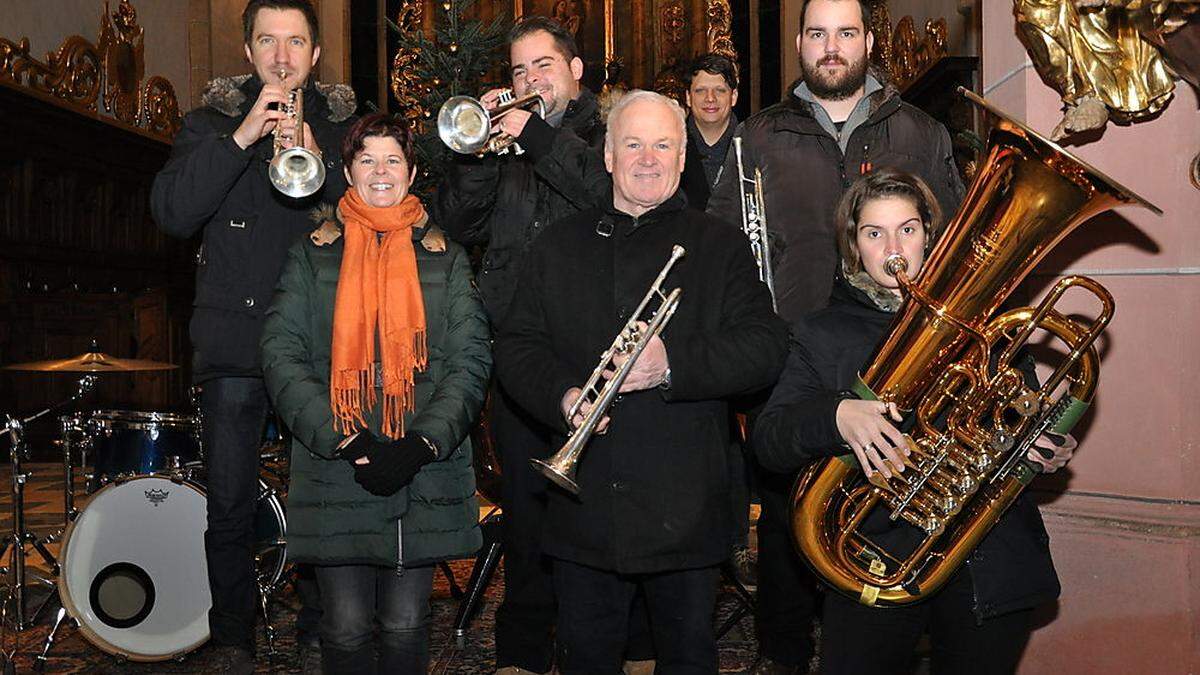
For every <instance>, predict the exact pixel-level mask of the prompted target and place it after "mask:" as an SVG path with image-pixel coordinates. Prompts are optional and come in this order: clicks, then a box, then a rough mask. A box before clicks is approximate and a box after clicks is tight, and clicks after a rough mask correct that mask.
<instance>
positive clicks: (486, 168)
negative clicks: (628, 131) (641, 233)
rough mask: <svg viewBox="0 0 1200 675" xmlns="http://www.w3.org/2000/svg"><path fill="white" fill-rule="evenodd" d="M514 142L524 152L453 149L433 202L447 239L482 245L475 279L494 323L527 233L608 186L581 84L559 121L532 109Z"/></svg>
mask: <svg viewBox="0 0 1200 675" xmlns="http://www.w3.org/2000/svg"><path fill="white" fill-rule="evenodd" d="M517 142H518V143H519V144H520V145H521V147H522V148H523V149H524V150H525V153H524V154H522V155H515V154H513V153H512V152H509V153H508V154H505V155H500V156H497V155H494V154H489V155H486V156H484V157H483V158H477V157H474V156H472V155H455V157H454V160H453V161H452V162H451V163H450V167H449V170H448V171H447V173H446V177H445V179H444V180H443V181H442V184H441V186H440V187H439V188H438V192H437V200H436V202H435V205H434V218H435V220H436V221H437V222H438V223H440V224H441V226H442V227H443V228H445V230H446V233H447V234H449V235H450V238H451V239H454V240H455V241H457V242H459V243H461V244H463V245H464V246H468V247H469V246H472V245H476V244H484V245H486V246H487V251H486V253H485V254H484V256H483V264H482V267H481V269H480V270H479V275H478V283H479V290H480V293H481V294H482V295H483V304H484V307H485V308H486V309H487V312H488V315H489V316H490V318H491V321H492V324H493V325H498V324H499V323H500V322H501V321H503V320H504V318H505V316H506V315H507V313H508V305H509V303H510V302H511V301H512V295H513V288H514V287H515V286H516V283H517V278H518V276H519V273H520V268H521V263H522V261H523V260H524V258H525V255H526V253H527V252H528V250H529V245H530V244H531V243H532V242H533V240H534V239H535V238H536V237H537V236H538V235H539V234H540V233H541V232H542V231H543V230H545V229H546V227H547V226H549V225H550V223H553V222H555V221H557V220H559V219H561V218H564V217H566V216H568V215H571V214H573V213H576V212H578V211H581V210H583V209H585V208H590V207H592V206H595V205H597V204H599V203H602V201H603V199H604V198H605V197H606V196H607V195H608V189H609V179H608V174H607V172H606V171H605V168H604V160H603V157H602V156H601V154H600V153H601V149H602V148H603V146H604V124H603V123H602V122H601V121H600V108H599V105H598V104H597V102H596V97H595V96H594V95H593V94H592V93H591V92H590V91H588V90H587V89H583V90H582V91H581V92H580V95H579V97H578V98H576V99H575V100H574V101H571V103H570V104H569V105H568V106H567V110H566V112H565V113H564V114H563V119H562V124H561V125H560V126H559V128H557V129H556V128H554V127H551V126H550V125H549V124H546V123H545V122H544V121H542V120H541V119H540V118H537V117H536V116H535V117H533V118H531V119H530V120H529V122H528V123H527V124H526V125H525V130H524V131H523V132H522V133H521V136H520V138H518V139H517Z"/></svg>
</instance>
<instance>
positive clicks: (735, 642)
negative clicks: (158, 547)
mask: <svg viewBox="0 0 1200 675" xmlns="http://www.w3.org/2000/svg"><path fill="white" fill-rule="evenodd" d="M28 469H29V470H30V472H31V473H32V476H31V478H30V480H29V483H28V485H27V488H26V492H25V505H26V521H27V527H28V529H29V530H30V531H32V532H35V533H36V534H38V535H40V536H46V535H49V534H52V533H55V532H57V531H58V530H59V529H61V528H62V527H63V516H62V514H63V493H62V467H61V465H55V464H33V465H30V466H29V467H28ZM0 485H11V480H10V472H9V470H8V467H7V464H6V465H5V466H4V469H3V470H0ZM79 494H82V490H80V491H79ZM81 501H82V500H81ZM77 506H79V508H83V505H82V504H80V505H77ZM0 509H2V510H3V516H2V517H0V528H3V531H5V532H7V531H9V530H10V529H11V527H12V514H11V500H10V499H9V498H8V496H7V495H5V496H4V497H3V498H2V499H0ZM129 531H130V533H131V535H132V534H133V533H136V532H137V524H136V523H131V524H130V525H129ZM48 548H49V549H50V550H51V551H52V552H53V553H55V554H57V549H58V544H57V543H54V542H52V543H51V544H50V545H49V546H48ZM28 560H29V564H30V565H31V566H34V567H35V568H41V569H42V570H43V571H45V565H44V564H43V563H42V562H41V560H40V558H39V556H37V555H36V554H35V555H32V556H30V557H29V558H28ZM473 562H474V561H472V560H461V561H454V562H452V563H451V564H450V569H451V571H452V573H453V576H454V577H455V578H456V580H457V581H456V583H457V585H458V586H460V587H461V586H463V585H465V584H466V583H467V580H468V579H469V577H470V574H471V568H472V565H473ZM4 564H8V559H7V557H6V558H5V560H4ZM501 564H503V563H501ZM503 592H504V587H503V570H502V569H501V570H498V571H497V573H496V575H495V577H494V579H493V581H492V583H491V584H490V586H489V587H488V589H487V592H486V594H485V596H484V600H483V604H482V605H481V607H480V611H479V613H478V615H477V616H476V618H475V620H474V621H473V622H472V624H471V626H470V629H469V633H468V635H467V637H466V639H465V641H464V644H463V646H462V647H461V648H459V647H458V646H457V645H456V644H455V640H454V638H453V623H454V619H455V615H456V613H457V611H458V601H457V600H455V599H454V598H453V597H452V594H451V586H450V583H449V581H448V580H447V578H446V576H445V575H443V574H438V575H437V576H436V577H435V584H434V592H433V620H434V626H433V636H432V645H431V646H432V654H433V656H434V663H433V666H432V668H431V670H432V671H433V672H435V673H461V674H463V675H468V674H477V673H491V672H492V670H493V657H494V649H495V648H494V644H493V642H492V629H493V625H494V617H495V609H496V606H497V604H498V603H499V600H500V598H501V597H502V596H503ZM31 595H33V596H34V597H33V599H32V601H30V602H29V603H28V607H29V608H30V611H32V610H33V609H34V608H36V607H38V605H39V602H38V600H39V598H46V597H47V594H46V592H45V591H42V590H37V589H35V590H34V591H33V592H31ZM50 600H51V602H50V603H49V604H48V606H47V608H46V610H45V611H44V612H42V614H41V615H40V616H39V617H38V621H37V622H36V624H35V625H34V626H33V627H31V628H30V629H28V630H26V631H24V632H22V633H20V634H19V635H14V634H13V633H12V632H11V631H6V633H5V634H4V635H3V636H0V644H2V646H3V648H4V651H6V652H9V651H13V650H15V652H16V659H15V664H16V667H17V671H18V672H28V671H29V670H30V669H31V667H32V664H33V660H34V657H35V656H36V655H37V654H38V653H39V652H40V650H41V647H42V645H43V643H44V641H45V637H46V635H47V634H48V633H49V630H50V628H49V623H50V621H51V619H52V617H53V615H54V614H55V613H56V612H57V610H58V608H59V605H58V602H57V595H55V596H54V597H52V598H51V599H50ZM739 606H740V600H739V599H738V597H737V595H736V594H735V592H734V590H733V589H732V587H729V586H726V587H724V588H723V589H722V591H721V594H720V596H719V599H718V607H717V612H716V616H715V617H714V620H715V621H716V624H717V625H721V624H723V623H724V622H725V620H726V618H727V617H729V616H730V614H731V613H733V612H734V611H735V610H736V609H737V608H738V607H739ZM296 607H297V600H296V596H295V594H294V593H293V591H292V589H291V587H290V586H288V587H285V588H284V590H283V591H282V592H281V593H280V595H279V597H278V598H277V600H276V601H275V602H274V603H273V604H272V607H271V616H272V621H273V623H274V624H275V626H276V631H277V638H276V641H275V647H276V655H275V656H274V657H271V658H267V657H266V654H267V651H268V650H267V644H266V639H265V635H264V632H263V631H262V630H259V631H258V636H257V637H258V652H259V655H260V656H259V667H258V672H260V673H290V672H298V671H299V654H298V650H297V648H296V643H295V639H294V625H293V624H294V619H295V614H296ZM14 638H15V643H14ZM719 647H720V665H721V672H723V673H744V672H746V671H748V670H749V668H750V667H751V666H752V664H753V661H754V658H755V655H756V651H757V645H756V642H755V640H754V638H753V620H752V619H751V618H750V617H749V615H746V616H743V617H742V618H741V619H740V620H739V621H737V623H736V625H735V626H734V627H733V628H732V630H730V631H729V633H728V634H727V635H726V636H725V637H724V638H723V639H722V640H721V642H720V644H719ZM210 662H211V657H210V655H209V652H208V650H207V649H206V648H204V647H201V648H200V649H198V650H196V651H194V652H191V653H189V654H187V655H186V656H184V657H183V658H181V659H180V660H178V661H166V662H156V663H132V662H123V661H120V660H118V659H117V658H115V657H113V656H111V655H109V654H107V653H105V652H103V651H101V650H100V649H98V648H97V647H95V646H93V645H92V644H91V643H90V642H88V641H87V640H86V639H85V638H84V637H83V636H82V634H81V633H80V631H79V629H77V628H76V627H74V626H73V625H70V624H69V623H68V624H64V626H63V628H62V629H60V630H59V632H58V638H57V641H56V643H55V644H54V646H53V649H52V650H51V652H50V658H49V661H48V665H47V668H46V671H47V672H52V673H100V674H106V673H202V672H210V671H212V667H211V665H210Z"/></svg>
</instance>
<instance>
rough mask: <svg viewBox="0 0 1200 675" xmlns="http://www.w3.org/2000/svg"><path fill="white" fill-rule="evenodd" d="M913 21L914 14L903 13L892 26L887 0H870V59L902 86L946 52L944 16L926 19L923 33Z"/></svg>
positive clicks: (910, 81) (895, 82)
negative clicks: (871, 47)
mask: <svg viewBox="0 0 1200 675" xmlns="http://www.w3.org/2000/svg"><path fill="white" fill-rule="evenodd" d="M914 24H915V22H914V21H913V18H912V17H911V16H906V17H904V18H902V19H900V21H898V22H897V23H896V26H895V27H894V28H893V27H892V20H891V15H890V12H889V11H888V6H887V2H886V0H876V1H875V2H872V3H871V32H872V33H874V34H875V49H874V51H873V52H872V53H871V62H872V63H873V64H874V65H875V67H876V68H877V69H879V70H880V71H882V74H883V75H885V76H887V77H889V78H890V79H891V80H892V82H893V83H894V84H895V85H896V87H897V88H899V89H901V90H904V89H905V88H906V87H908V85H910V84H912V83H913V82H915V81H917V79H919V78H920V77H921V76H922V75H924V74H925V72H926V71H927V70H929V68H930V67H932V66H933V64H935V63H937V61H938V60H939V59H941V58H942V57H943V56H946V54H947V47H946V39H947V34H948V30H947V27H946V20H945V19H936V20H935V19H930V20H929V21H926V22H925V34H924V35H923V36H918V35H917V30H916V27H915V25H914Z"/></svg>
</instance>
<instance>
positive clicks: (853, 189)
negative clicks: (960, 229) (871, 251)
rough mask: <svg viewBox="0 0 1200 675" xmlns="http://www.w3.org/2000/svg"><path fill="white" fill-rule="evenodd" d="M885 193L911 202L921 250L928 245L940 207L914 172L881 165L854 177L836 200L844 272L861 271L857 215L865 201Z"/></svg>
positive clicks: (938, 222) (935, 232) (934, 236)
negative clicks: (922, 242)
mask: <svg viewBox="0 0 1200 675" xmlns="http://www.w3.org/2000/svg"><path fill="white" fill-rule="evenodd" d="M886 197H899V198H901V199H907V200H909V201H910V202H912V205H913V206H914V207H916V209H917V215H919V216H921V225H922V226H923V227H924V228H925V250H926V251H928V250H929V249H930V248H931V247H932V246H933V242H934V240H936V239H937V235H938V234H939V233H940V230H941V227H942V222H941V221H942V208H941V207H940V206H939V205H938V201H937V198H936V197H934V196H933V191H932V190H930V189H929V186H928V185H926V184H925V181H923V180H921V179H920V178H918V177H917V176H914V175H913V174H911V173H907V172H905V171H899V170H896V169H890V168H882V169H878V170H876V171H874V172H872V173H869V174H866V175H865V176H863V177H861V178H859V179H858V180H856V181H854V183H853V184H852V185H851V186H850V187H849V189H847V190H846V192H845V193H844V194H842V199H841V201H840V202H838V207H837V214H836V216H835V219H836V221H835V222H836V223H837V246H838V253H840V254H841V255H842V264H843V265H845V270H846V274H856V273H858V272H861V271H862V268H863V267H862V258H861V257H860V256H859V254H858V218H859V216H860V215H861V214H862V210H863V207H864V206H866V204H867V203H868V202H871V201H874V200H876V199H883V198H886Z"/></svg>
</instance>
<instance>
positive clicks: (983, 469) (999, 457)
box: [791, 88, 1161, 606]
mask: <svg viewBox="0 0 1200 675" xmlns="http://www.w3.org/2000/svg"><path fill="white" fill-rule="evenodd" d="M959 91H960V92H961V93H962V94H963V95H964V96H966V97H967V98H969V99H970V100H971V101H973V102H974V103H976V104H977V105H979V106H980V107H982V108H984V109H986V110H987V111H988V112H990V113H992V114H993V115H994V116H995V117H996V122H995V125H994V127H993V129H992V131H991V135H990V138H989V144H988V149H987V152H986V155H985V156H984V157H983V158H982V161H981V162H980V168H979V170H978V172H977V173H976V176H975V180H974V182H973V183H972V185H971V189H970V190H969V191H968V193H967V196H966V199H965V200H964V202H963V204H962V206H961V207H960V208H959V210H958V213H957V214H956V215H955V217H954V219H953V220H951V221H950V223H949V224H948V226H947V227H946V231H945V232H944V234H943V235H942V237H941V239H940V240H939V241H938V243H937V245H936V246H935V247H934V249H933V251H932V252H931V253H930V255H929V259H928V261H927V262H926V263H925V266H924V268H923V269H922V271H921V272H920V274H919V275H918V278H917V279H916V280H909V279H908V278H907V277H906V276H905V275H904V272H903V270H904V269H905V268H906V266H907V264H906V263H905V262H904V261H903V260H901V259H899V257H898V256H897V257H896V259H894V260H889V261H888V271H889V273H891V274H893V275H894V276H896V278H897V280H898V281H899V282H900V286H901V288H902V289H903V292H904V295H905V298H904V301H903V303H902V304H901V306H900V308H899V310H898V311H897V313H896V318H895V319H894V320H893V321H892V324H891V327H890V328H889V329H888V332H887V334H886V335H885V336H884V338H883V339H882V340H881V342H880V343H879V345H878V346H877V347H876V348H875V352H874V354H873V355H872V356H871V358H870V359H869V360H868V361H867V365H866V367H865V369H864V370H862V371H860V374H859V381H858V382H857V386H856V387H855V391H856V393H858V395H859V396H860V397H862V398H864V399H878V400H881V401H888V402H893V403H895V404H896V405H897V406H898V407H899V408H901V409H902V410H905V411H913V413H914V414H915V417H916V425H915V427H914V428H913V430H912V432H911V434H910V435H909V436H908V437H907V438H906V440H907V441H908V442H909V448H910V449H911V450H912V453H911V455H910V456H909V457H908V458H907V460H906V466H905V471H904V472H903V473H897V472H893V474H892V477H891V478H888V479H885V478H884V477H883V476H882V475H881V474H879V473H878V472H876V473H875V475H874V476H873V477H872V479H871V480H870V481H868V480H866V479H865V478H864V475H863V472H862V471H861V470H860V469H859V467H858V465H857V461H856V460H855V457H854V455H847V456H842V457H837V458H830V459H827V460H824V461H822V462H818V463H816V464H814V465H813V466H812V467H810V468H809V469H808V470H807V471H806V472H804V473H803V474H802V475H801V476H800V478H799V479H798V480H797V482H796V486H795V488H794V489H793V491H792V498H791V509H792V510H791V525H792V534H793V536H794V537H795V541H796V544H797V546H798V548H799V549H800V550H801V552H802V553H803V555H804V557H805V558H806V559H807V561H808V563H809V565H810V566H811V567H812V568H813V570H814V571H815V572H816V573H817V574H818V575H819V576H820V577H822V578H823V579H824V580H825V581H826V582H828V583H829V584H830V585H831V586H832V587H833V588H834V589H836V590H837V591H839V592H841V593H843V594H845V595H847V596H849V597H852V598H854V599H857V600H858V601H860V602H861V603H863V604H865V605H878V606H896V605H905V604H909V603H913V602H917V601H919V600H922V599H924V598H926V597H928V596H929V595H930V594H931V593H933V592H934V591H936V590H937V589H938V588H940V587H941V586H942V585H944V584H945V583H946V582H947V581H948V580H949V579H950V578H951V576H952V575H953V574H954V572H955V570H957V569H958V568H959V567H960V566H961V564H962V563H963V562H964V561H965V560H966V559H967V557H968V556H969V555H970V554H971V552H972V551H973V550H974V549H975V547H976V546H977V545H978V544H979V542H980V541H981V540H982V539H983V537H984V536H985V535H986V534H987V533H988V532H989V531H990V530H991V528H992V526H993V525H994V524H995V523H996V521H997V520H999V518H1000V516H1001V515H1002V514H1003V513H1004V511H1005V510H1006V509H1007V508H1008V506H1009V505H1010V504H1011V503H1012V502H1013V500H1014V499H1016V497H1017V495H1018V494H1020V492H1021V490H1022V489H1024V487H1025V486H1026V485H1028V484H1029V482H1030V481H1031V480H1032V479H1033V478H1034V476H1035V475H1036V470H1035V469H1034V468H1033V466H1032V463H1030V462H1028V461H1027V460H1026V459H1024V457H1025V455H1026V453H1027V452H1028V450H1029V448H1030V447H1032V444H1033V441H1034V440H1035V439H1036V438H1037V437H1038V436H1039V435H1040V434H1041V433H1042V432H1043V431H1051V432H1057V433H1060V434H1065V433H1067V432H1068V431H1069V430H1070V429H1071V427H1072V426H1073V425H1074V424H1075V422H1076V421H1077V420H1078V419H1079V417H1080V415H1082V414H1083V412H1084V411H1085V410H1086V408H1087V406H1088V404H1089V403H1090V401H1091V397H1092V393H1093V391H1094V390H1095V387H1096V382H1097V377H1098V374H1099V357H1098V355H1097V353H1096V350H1095V347H1094V346H1093V342H1094V341H1095V340H1096V338H1097V337H1099V335H1100V333H1101V331H1103V330H1104V327H1105V326H1106V325H1107V324H1108V322H1109V319H1110V318H1111V317H1112V312H1113V300H1112V296H1111V295H1109V293H1108V292H1107V291H1106V290H1105V289H1104V287H1103V286H1101V285H1100V284H1098V283H1096V282H1095V281H1093V280H1091V279H1088V278H1086V277H1078V276H1072V277H1067V278H1064V279H1062V280H1060V281H1059V282H1058V283H1057V284H1056V285H1055V286H1054V288H1053V289H1052V290H1051V292H1050V293H1049V294H1048V295H1047V296H1046V298H1045V299H1044V300H1043V301H1042V302H1041V303H1040V305H1038V306H1037V307H1036V308H1030V307H1025V308H1021V309H1016V310H1013V311H1009V312H1005V313H1004V314H1002V315H1000V316H997V317H994V318H993V316H994V315H995V313H996V312H997V310H998V309H999V308H1000V305H1001V304H1002V303H1003V302H1004V300H1005V299H1006V298H1007V297H1008V296H1009V294H1011V293H1012V291H1013V290H1014V289H1015V288H1016V287H1017V285H1018V284H1020V283H1021V281H1022V280H1023V279H1024V278H1025V277H1026V276H1027V275H1028V274H1029V272H1030V271H1032V270H1033V269H1034V267H1036V265H1037V264H1038V262H1039V261H1040V260H1041V259H1042V258H1043V257H1044V256H1045V255H1046V253H1047V252H1049V251H1050V249H1052V248H1053V247H1054V246H1055V245H1056V244H1058V242H1059V241H1061V240H1062V239H1063V237H1065V236H1067V234H1068V233H1070V232H1071V231H1072V230H1074V229H1075V228H1076V227H1078V226H1079V225H1080V224H1081V223H1083V222H1084V221H1086V220H1087V219H1088V218H1090V217H1092V216H1093V215H1096V214H1097V213H1100V212H1102V211H1105V210H1108V209H1110V208H1112V207H1114V206H1117V205H1118V204H1126V203H1136V204H1140V205H1142V206H1145V207H1147V208H1149V209H1151V210H1153V211H1155V212H1158V213H1161V212H1160V211H1159V209H1158V208H1157V207H1155V206H1154V205H1152V204H1150V203H1148V202H1146V201H1145V200H1143V199H1141V198H1140V197H1138V196H1137V195H1136V194H1134V193H1133V192H1131V191H1130V190H1128V189H1126V188H1124V187H1122V186H1121V185H1120V184H1118V183H1117V182H1115V181H1113V180H1112V179H1110V178H1108V177H1107V176H1105V175H1104V174H1102V173H1100V172H1099V171H1097V170H1096V169H1094V168H1092V167H1091V166H1089V165H1087V164H1086V163H1084V162H1082V161H1080V160H1079V159H1077V158H1075V157H1073V156H1072V155H1071V154H1070V153H1068V152H1067V151H1065V150H1063V149H1062V148H1060V147H1059V146H1057V145H1056V144H1054V143H1052V142H1051V141H1049V140H1047V139H1046V138H1044V137H1042V136H1041V135H1039V134H1038V133H1036V132H1035V131H1033V130H1032V129H1030V128H1029V127H1027V126H1025V125H1024V124H1021V123H1020V122H1017V121H1014V120H1012V119H1010V118H1009V117H1007V116H1006V115H1004V114H1003V113H1002V112H1000V111H999V110H997V109H996V108H995V107H993V106H992V105H991V104H989V103H988V102H987V101H985V100H984V99H982V98H980V97H978V96H976V95H975V94H973V93H972V92H969V91H966V90H963V89H961V88H960V89H959ZM1070 289H1082V290H1083V291H1086V292H1089V293H1091V294H1092V295H1094V296H1095V297H1096V298H1097V299H1098V300H1099V302H1100V311H1099V312H1098V313H1097V316H1096V317H1095V318H1094V319H1092V320H1090V322H1085V321H1081V320H1078V319H1075V318H1070V317H1067V316H1065V315H1064V314H1062V313H1060V312H1059V311H1057V310H1056V309H1055V308H1054V306H1055V304H1056V303H1057V302H1058V300H1059V298H1060V297H1061V296H1062V295H1063V294H1064V293H1065V292H1066V291H1068V290H1070ZM1035 330H1038V331H1042V332H1045V333H1046V334H1049V335H1052V336H1054V337H1055V338H1057V340H1059V341H1061V342H1062V343H1064V344H1065V345H1066V348H1067V355H1066V357H1065V359H1064V360H1063V361H1062V363H1061V364H1060V365H1058V366H1057V368H1056V369H1055V370H1054V373H1053V374H1052V375H1051V376H1050V378H1049V379H1048V380H1047V381H1046V382H1045V383H1044V384H1043V385H1042V386H1041V387H1040V388H1038V389H1032V388H1030V387H1029V386H1027V384H1026V383H1025V381H1024V378H1023V377H1022V374H1021V372H1020V371H1019V370H1018V369H1017V368H1016V367H1015V365H1014V356H1015V354H1016V353H1017V351H1018V350H1019V349H1020V348H1021V347H1022V346H1023V345H1024V344H1025V343H1026V342H1027V341H1028V339H1029V337H1030V335H1031V334H1032V333H1033V332H1034V331H1035ZM1060 385H1063V386H1062V387H1060ZM1060 389H1065V393H1061V394H1059V390H1060ZM935 420H936V422H935ZM877 509H879V510H882V511H881V513H875V511H876V510H877ZM872 515H874V519H873V520H872V522H875V523H877V522H880V521H881V519H882V518H884V517H886V518H887V519H890V521H891V522H899V521H903V523H905V524H907V525H908V526H910V528H911V531H910V534H911V536H910V539H911V541H910V542H909V545H908V546H905V547H904V548H903V549H902V550H896V549H897V547H895V546H894V545H892V548H891V549H890V550H889V549H887V548H885V547H884V546H882V545H881V544H880V542H879V541H878V537H877V536H876V537H874V538H873V537H872V536H869V535H868V533H867V532H868V531H877V530H874V529H873V528H872V527H864V525H865V524H866V523H867V520H868V517H870V516H872ZM906 529H907V528H906Z"/></svg>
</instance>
